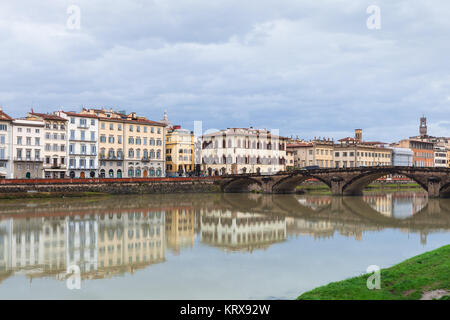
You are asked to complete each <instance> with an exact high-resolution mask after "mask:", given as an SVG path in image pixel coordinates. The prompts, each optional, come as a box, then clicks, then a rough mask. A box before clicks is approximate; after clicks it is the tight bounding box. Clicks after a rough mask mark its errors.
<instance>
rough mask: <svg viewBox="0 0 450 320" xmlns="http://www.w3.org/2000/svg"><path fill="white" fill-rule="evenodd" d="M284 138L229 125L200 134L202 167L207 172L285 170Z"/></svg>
mask: <svg viewBox="0 0 450 320" xmlns="http://www.w3.org/2000/svg"><path fill="white" fill-rule="evenodd" d="M286 140H287V139H286V138H283V137H280V136H277V135H273V134H272V133H271V132H270V131H268V130H266V129H253V128H252V127H250V128H228V129H226V130H221V131H217V132H213V133H209V134H205V135H203V136H202V170H204V171H205V173H206V174H208V175H222V174H241V173H259V174H271V173H276V172H279V171H284V170H285V166H286Z"/></svg>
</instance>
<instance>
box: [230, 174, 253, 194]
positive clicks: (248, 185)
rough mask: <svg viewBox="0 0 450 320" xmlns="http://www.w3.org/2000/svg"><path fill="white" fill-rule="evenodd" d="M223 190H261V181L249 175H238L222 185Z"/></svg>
mask: <svg viewBox="0 0 450 320" xmlns="http://www.w3.org/2000/svg"><path fill="white" fill-rule="evenodd" d="M222 190H223V192H230V193H231V192H249V191H252V190H259V191H261V190H262V186H261V182H260V181H258V180H256V179H252V178H250V177H239V178H236V179H232V180H230V181H228V182H226V183H225V184H223V185H222Z"/></svg>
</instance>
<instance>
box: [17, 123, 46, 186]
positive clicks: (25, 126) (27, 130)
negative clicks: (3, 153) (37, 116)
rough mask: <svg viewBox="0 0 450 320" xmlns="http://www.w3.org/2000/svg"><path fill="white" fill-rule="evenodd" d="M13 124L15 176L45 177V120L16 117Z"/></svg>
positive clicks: (25, 177) (26, 177)
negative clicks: (43, 151) (43, 145)
mask: <svg viewBox="0 0 450 320" xmlns="http://www.w3.org/2000/svg"><path fill="white" fill-rule="evenodd" d="M12 124H13V129H12V131H13V139H12V149H13V150H12V152H13V155H14V166H13V176H14V178H17V179H29V178H31V179H38V178H42V177H43V162H44V159H43V157H42V154H43V153H42V141H43V138H44V121H38V120H26V119H15V120H13V122H12Z"/></svg>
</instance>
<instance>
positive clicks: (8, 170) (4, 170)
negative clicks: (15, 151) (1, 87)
mask: <svg viewBox="0 0 450 320" xmlns="http://www.w3.org/2000/svg"><path fill="white" fill-rule="evenodd" d="M12 121H13V118H11V117H10V116H9V115H7V114H6V113H5V112H3V110H2V108H1V107H0V179H5V178H12V177H13V173H12V164H13V161H12V157H11V154H12V150H11V141H12Z"/></svg>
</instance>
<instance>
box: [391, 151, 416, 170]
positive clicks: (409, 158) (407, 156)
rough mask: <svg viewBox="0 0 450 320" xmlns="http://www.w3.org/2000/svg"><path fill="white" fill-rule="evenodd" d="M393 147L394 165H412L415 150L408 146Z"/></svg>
mask: <svg viewBox="0 0 450 320" xmlns="http://www.w3.org/2000/svg"><path fill="white" fill-rule="evenodd" d="M390 149H392V165H393V166H396V167H412V166H413V157H414V152H413V151H412V150H411V149H408V148H390Z"/></svg>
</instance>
